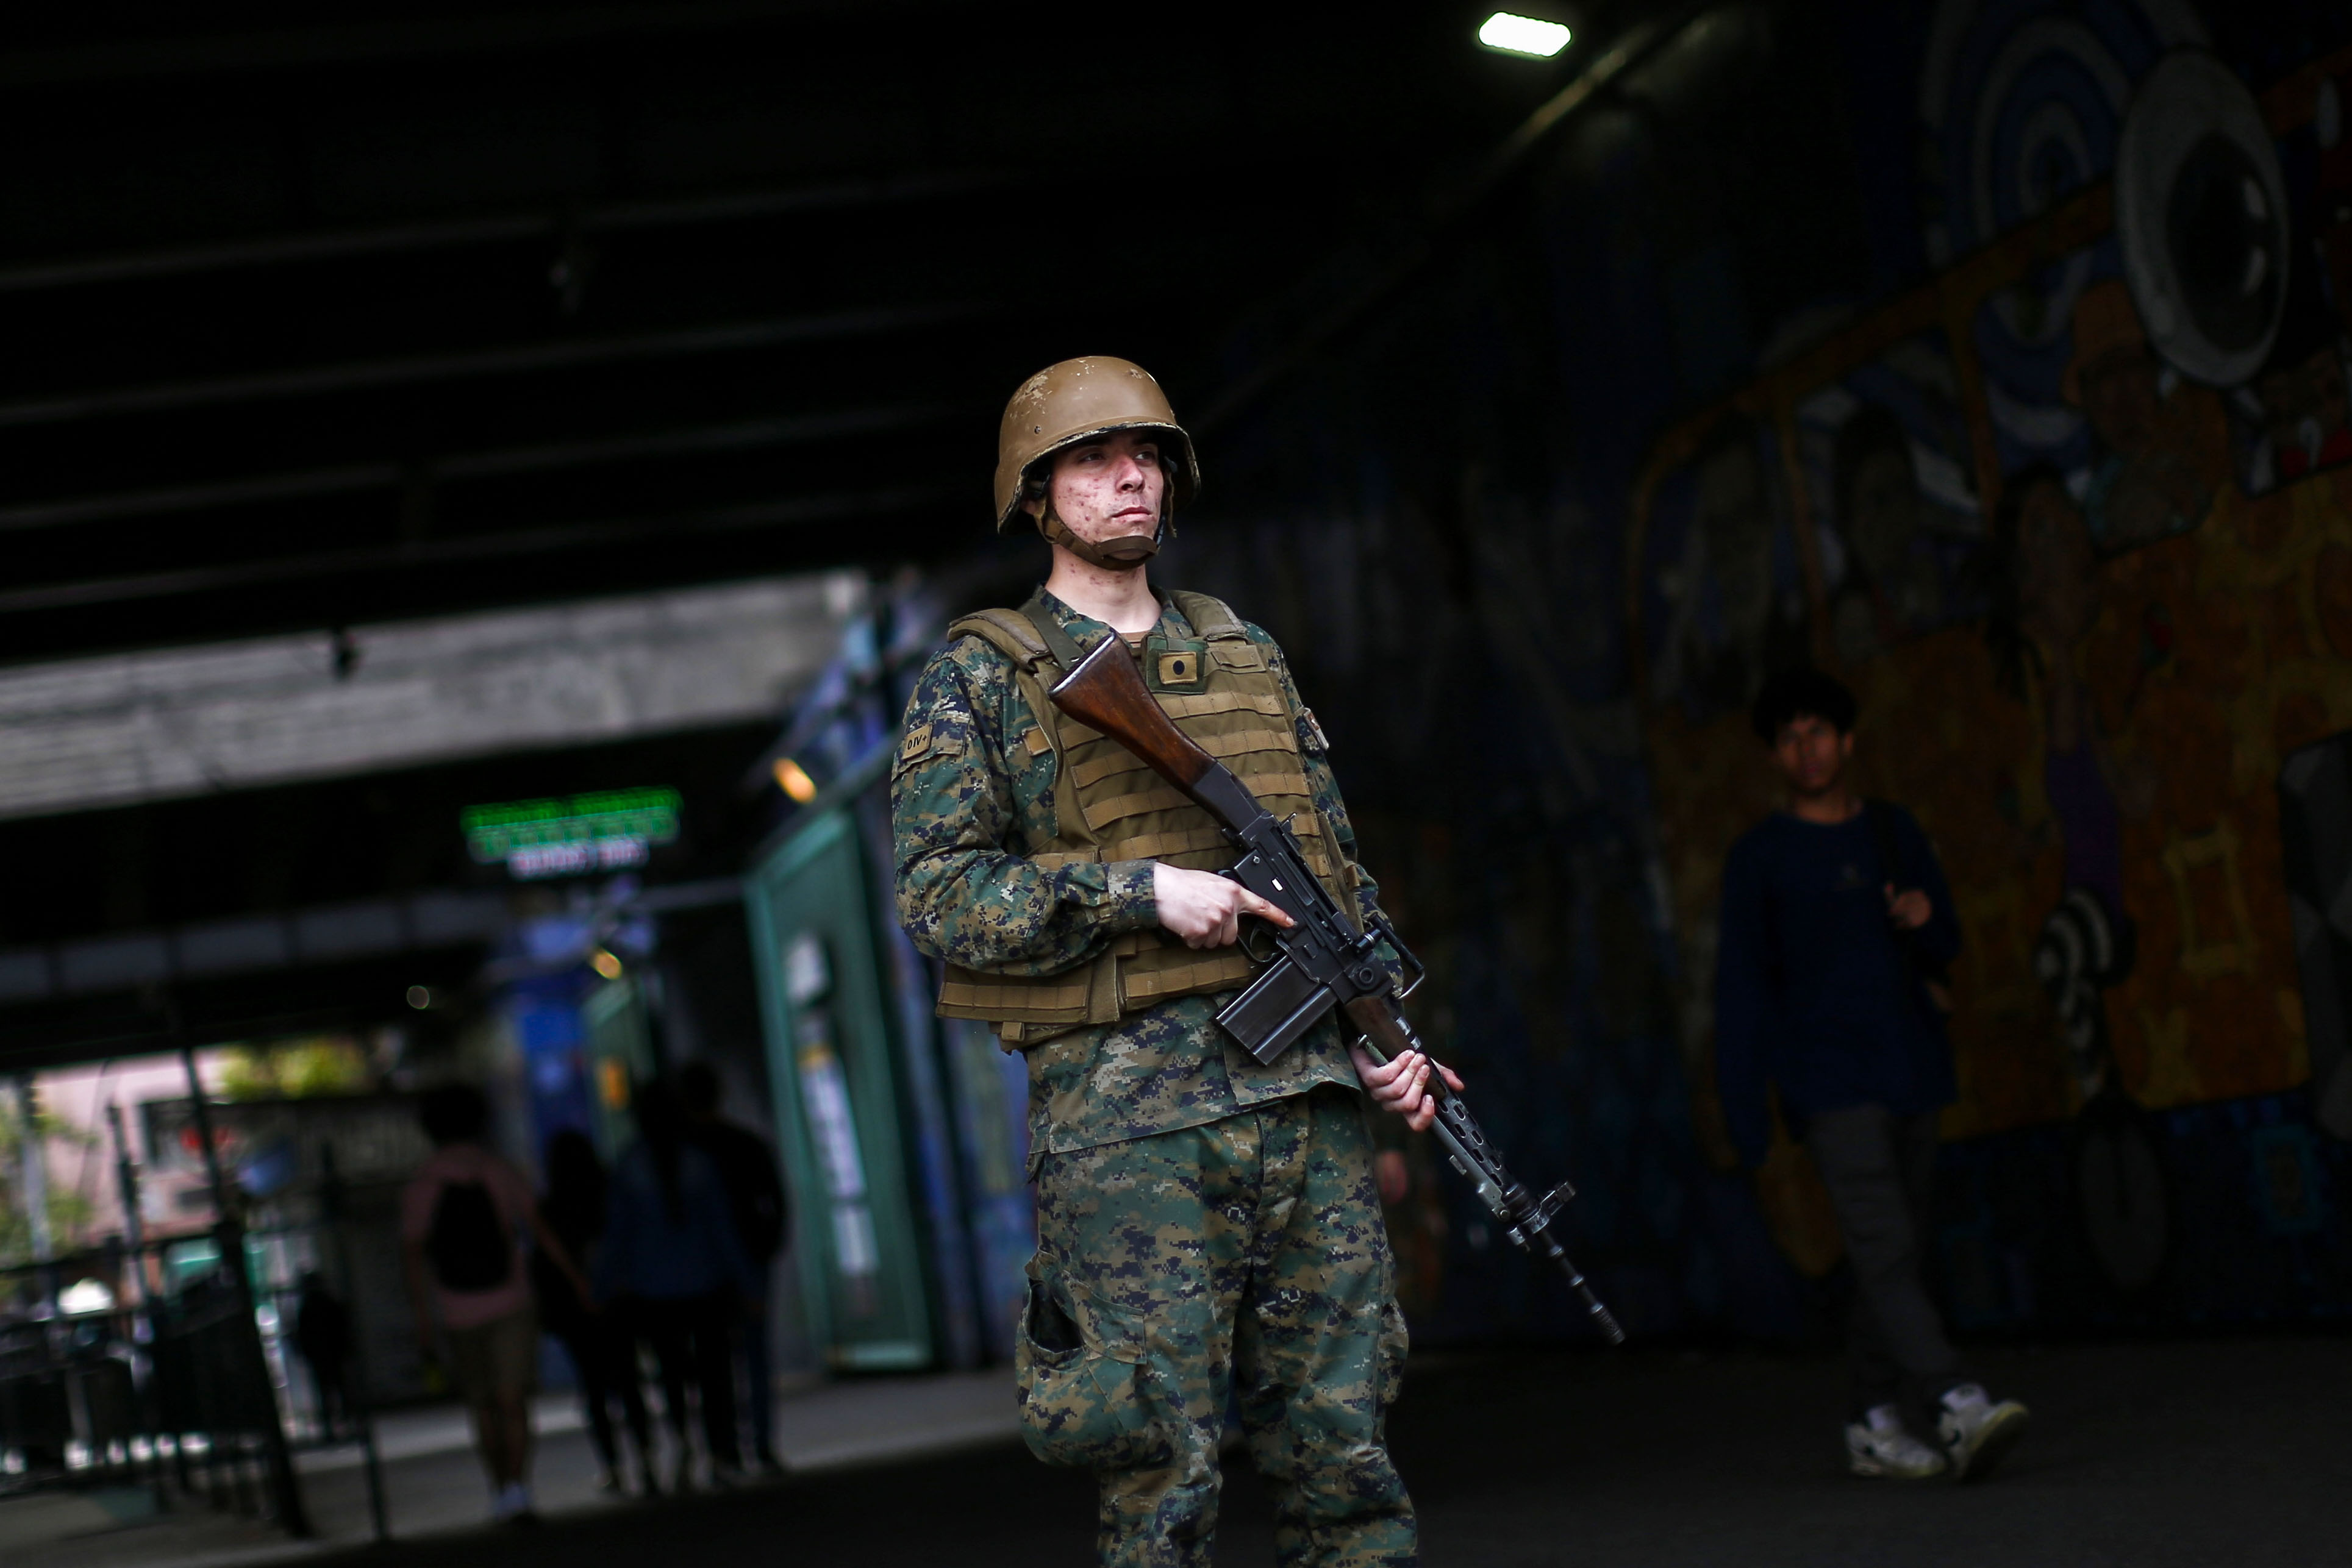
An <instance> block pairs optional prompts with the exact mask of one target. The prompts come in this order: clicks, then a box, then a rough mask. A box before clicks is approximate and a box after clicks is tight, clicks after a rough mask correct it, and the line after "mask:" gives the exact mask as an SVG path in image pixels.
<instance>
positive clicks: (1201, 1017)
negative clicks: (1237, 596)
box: [890, 594, 1380, 1169]
mask: <svg viewBox="0 0 2352 1568" xmlns="http://www.w3.org/2000/svg"><path fill="white" fill-rule="evenodd" d="M1041 601H1042V602H1043V603H1045V605H1046V607H1047V608H1049V609H1050V610H1051V611H1052V612H1054V614H1055V616H1056V617H1057V618H1059V620H1060V621H1061V622H1062V625H1063V626H1064V627H1065V628H1066V630H1067V631H1068V632H1069V633H1070V635H1071V636H1072V637H1073V638H1074V639H1076V641H1077V642H1078V643H1080V644H1081V645H1086V646H1091V645H1092V644H1093V643H1094V642H1095V641H1096V640H1097V638H1100V637H1102V636H1104V635H1106V634H1108V631H1109V628H1108V627H1107V626H1105V625H1103V624H1102V623H1101V622H1098V621H1094V620H1090V619H1088V618H1087V617H1086V616H1084V615H1081V614H1079V613H1078V612H1076V611H1074V610H1072V609H1070V608H1069V607H1068V606H1067V605H1066V604H1064V603H1062V602H1061V601H1059V600H1057V599H1055V598H1054V597H1053V596H1052V595H1050V594H1045V595H1041ZM1246 630H1247V631H1248V632H1249V635H1250V638H1251V640H1252V641H1254V642H1255V643H1258V644H1259V645H1260V646H1261V647H1263V648H1264V649H1265V653H1266V657H1267V660H1268V662H1269V663H1270V664H1272V665H1273V666H1274V668H1275V669H1276V672H1278V673H1279V674H1280V676H1281V679H1282V687H1283V691H1284V693H1285V695H1287V696H1288V697H1289V699H1290V706H1291V711H1292V713H1293V715H1294V716H1295V723H1296V726H1297V734H1298V740H1299V750H1300V753H1301V755H1302V757H1303V758H1304V759H1305V763H1306V769H1305V770H1306V775H1307V782H1308V786H1309V789H1310V792H1311V793H1312V794H1313V796H1314V798H1315V801H1316V804H1317V805H1318V806H1319V807H1320V808H1321V809H1322V811H1323V813H1324V817H1325V820H1326V821H1328V822H1330V823H1331V825H1332V830H1333V831H1334V832H1335V833H1336V834H1337V835H1338V837H1339V848H1340V852H1341V853H1342V854H1344V855H1346V856H1347V858H1348V859H1349V861H1350V862H1353V861H1354V860H1355V858H1356V839H1355V832H1354V830H1353V828H1352V827H1351V826H1350V825H1349V821H1348V813H1347V808H1346V807H1345V806H1344V805H1342V804H1341V803H1340V800H1339V784H1338V782H1337V781H1336V780H1335V779H1333V778H1332V776H1331V765H1330V758H1329V754H1328V747H1327V745H1326V743H1325V741H1324V738H1323V732H1322V730H1321V728H1320V727H1318V725H1317V724H1316V723H1315V718H1314V716H1313V715H1312V714H1311V713H1309V712H1308V711H1307V707H1306V706H1305V705H1303V704H1301V703H1300V702H1299V700H1298V692H1297V687H1296V686H1295V685H1292V683H1291V679H1290V671H1289V667H1288V665H1287V664H1285V663H1284V661H1283V657H1282V650H1281V649H1280V648H1279V647H1277V646H1276V643H1275V641H1274V639H1273V638H1271V637H1269V636H1267V635H1266V634H1265V632H1264V631H1262V630H1260V629H1259V628H1257V627H1255V626H1248V627H1247V628H1246ZM1187 631H1188V629H1187V628H1186V626H1185V625H1184V623H1183V622H1182V620H1181V617H1180V616H1179V615H1178V614H1177V612H1175V611H1174V610H1173V609H1172V608H1171V609H1164V610H1163V611H1162V612H1161V615H1160V625H1159V626H1158V627H1157V628H1155V629H1154V630H1153V631H1152V632H1151V633H1150V638H1149V639H1148V640H1147V642H1146V644H1145V651H1146V653H1147V655H1150V654H1151V653H1158V652H1160V651H1161V650H1162V648H1163V647H1164V644H1165V643H1166V641H1167V639H1169V638H1170V637H1175V638H1179V639H1181V638H1182V637H1184V636H1185V635H1186V634H1187ZM1026 714H1027V705H1026V703H1025V701H1024V698H1023V697H1022V695H1021V692H1020V689H1019V687H1018V686H1017V685H1015V684H1014V682H1013V666H1012V664H1010V663H1009V662H1008V661H1007V660H1006V659H1005V657H1004V655H1003V653H999V652H997V650H996V649H994V648H992V647H991V646H990V645H989V644H988V643H984V642H982V641H981V640H980V639H979V638H977V637H965V638H961V639H960V640H958V641H957V642H956V643H954V644H952V645H951V646H950V647H948V648H947V649H945V650H944V651H942V652H940V653H936V654H934V655H933V656H932V658H931V662H930V664H929V665H928V666H927V667H926V668H925V669H924V671H923V675H922V679H921V680H920V681H919V683H918V684H917V685H916V687H915V695H914V697H913V699H912V700H911V701H910V702H909V703H908V706H907V720H906V724H907V730H906V733H908V734H913V733H915V732H916V731H917V730H919V729H922V728H924V727H928V732H929V738H928V742H927V744H926V745H925V746H924V747H921V748H919V750H918V751H917V752H916V753H915V754H914V755H911V756H901V757H900V758H898V762H897V764H896V765H895V767H894V768H893V772H892V778H891V787H890V810H891V829H892V836H893V838H894V840H895V846H894V850H895V854H894V861H895V864H896V867H897V873H898V876H897V886H898V918H899V920H900V922H901V923H902V924H904V925H905V926H906V928H907V934H908V936H910V937H911V938H913V940H914V944H915V946H917V947H919V948H920V949H921V950H922V951H923V952H925V953H928V954H929V955H930V956H933V957H935V958H941V959H945V960H948V961H950V962H952V963H956V964H961V965H962V966H964V967H967V968H971V969H978V970H981V971H982V972H984V973H994V974H1004V975H1053V974H1059V973H1061V972H1062V971H1064V970H1066V969H1071V968H1075V967H1077V966H1079V965H1081V964H1084V963H1087V962H1088V961H1089V960H1091V959H1093V958H1094V957H1096V956H1097V955H1099V954H1100V953H1101V952H1102V951H1103V949H1104V948H1105V947H1107V946H1108V945H1109V944H1110V943H1111V942H1112V941H1113V940H1115V939H1116V938H1118V936H1122V935H1123V934H1125V933H1127V932H1129V931H1136V930H1142V929H1147V928H1149V927H1150V926H1153V925H1157V924H1158V923H1159V912H1158V906H1157V904H1156V903H1155V902H1154V900H1153V897H1152V862H1150V861H1121V862H1113V863H1111V864H1108V865H1101V864H1078V865H1068V866H1060V867H1055V868H1054V869H1052V870H1044V869H1041V868H1039V867H1038V866H1037V865H1036V864H1035V863H1034V862H1032V861H1030V860H1029V859H1027V858H1026V857H1027V854H1028V852H1029V851H1030V847H1031V846H1032V845H1034V844H1041V843H1045V842H1046V841H1050V840H1051V839H1052V838H1053V836H1054V826H1055V824H1054V784H1055V761H1054V758H1053V755H1052V754H1051V753H1050V752H1049V753H1046V754H1045V755H1044V756H1041V757H1034V758H1032V757H1026V756H1024V758H1022V759H1021V763H1020V766H1019V767H1017V768H1016V767H1011V766H1008V762H1007V754H1006V744H1005V743H1006V738H1007V737H1010V736H1015V735H1018V734H1019V733H1020V732H1021V730H1022V729H1024V727H1026V724H1027V716H1026ZM1359 872H1360V868H1359ZM1360 874H1361V873H1360ZM1379 891H1380V890H1379V888H1378V887H1377V886H1376V885H1375V884H1374V883H1373V882H1372V880H1371V878H1370V876H1369V875H1362V877H1361V883H1360V891H1359V894H1358V896H1359V898H1360V902H1361V904H1362V907H1363V911H1364V913H1365V915H1367V916H1368V917H1370V916H1372V915H1377V914H1378V909H1379V906H1378V904H1377V903H1376V902H1375V901H1376V899H1377V897H1378V894H1379ZM1230 995H1231V994H1230V993H1228V994H1226V995H1223V996H1192V997H1179V998H1174V999H1173V1000H1171V1001H1168V1002H1164V1003H1162V1004H1160V1006H1158V1007H1155V1008H1152V1009H1148V1010H1146V1011H1142V1012H1137V1013H1130V1014H1129V1015H1127V1016H1126V1017H1124V1018H1122V1019H1119V1020H1118V1022H1117V1023H1115V1024H1105V1025H1095V1026H1089V1027H1081V1028H1078V1029H1074V1030H1070V1031H1069V1032H1067V1033H1066V1034H1060V1035H1055V1036H1054V1037H1052V1038H1051V1039H1048V1040H1044V1041H1042V1042H1040V1043H1038V1044H1036V1045H1033V1046H1030V1047H1029V1048H1028V1049H1027V1051H1026V1054H1027V1057H1028V1063H1029V1146H1030V1157H1031V1160H1032V1162H1033V1169H1034V1162H1035V1161H1036V1160H1038V1159H1039V1158H1042V1157H1043V1156H1044V1155H1048V1154H1060V1153H1066V1152H1068V1151H1070V1150H1074V1149H1085V1148H1092V1147H1094V1146H1096V1145H1100V1144H1108V1143H1116V1142H1118V1141H1119V1140H1121V1139H1124V1138H1134V1137H1140V1136H1142V1135H1144V1134H1149V1133H1164V1132H1169V1131H1172V1130H1173V1129H1175V1128H1179V1127H1192V1126H1198V1125H1200V1124H1203V1123H1208V1122H1214V1121H1217V1120H1219V1119H1221V1118H1223V1117H1225V1116H1230V1115H1232V1114H1234V1113H1235V1112H1237V1111H1240V1110H1243V1109H1244V1108H1245V1107H1248V1106H1251V1105H1255V1104H1258V1103H1263V1102H1265V1101H1269V1100H1276V1099H1280V1098H1282V1097H1284V1096H1286V1095H1292V1094H1300V1093H1304V1092H1307V1090H1308V1089H1311V1088H1313V1087H1314V1086H1315V1085H1316V1084H1318V1083H1339V1084H1344V1085H1346V1086H1347V1087H1349V1088H1351V1089H1352V1088H1355V1087H1357V1086H1358V1085H1357V1080H1356V1071H1355V1068H1354V1066H1353V1064H1352V1063H1350V1062H1349V1060H1348V1053H1347V1050H1346V1047H1345V1045H1344V1044H1343V1043H1342V1041H1341V1040H1340V1035H1339V1025H1338V1024H1337V1023H1336V1022H1335V1021H1334V1020H1333V1019H1325V1020H1324V1021H1323V1022H1321V1023H1320V1024H1318V1025H1317V1026H1316V1027H1315V1028H1314V1029H1313V1030H1310V1031H1309V1032H1308V1033H1307V1036H1306V1037H1305V1038H1304V1039H1302V1040H1299V1041H1298V1043H1297V1044H1296V1045H1294V1046H1292V1047H1291V1048H1290V1050H1289V1051H1286V1052H1285V1053H1284V1054H1283V1055H1282V1057H1281V1058H1280V1059H1279V1060H1278V1061H1276V1062H1275V1063H1274V1064H1273V1065H1272V1066H1270V1067H1268V1066H1263V1065H1261V1064H1259V1063H1258V1062H1257V1061H1255V1060H1253V1059H1252V1058H1251V1057H1250V1056H1249V1055H1248V1054H1247V1053H1246V1052H1244V1051H1242V1050H1241V1049H1240V1048H1239V1047H1238V1046H1236V1045H1234V1043H1233V1042H1232V1041H1230V1040H1227V1039H1226V1038H1225V1036H1224V1032H1223V1030H1220V1029H1219V1028H1218V1027H1217V1024H1216V1013H1217V1010H1218V1009H1220V1008H1222V1007H1223V1006H1224V1004H1225V1002H1226V1001H1227V1000H1229V999H1230Z"/></svg>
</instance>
